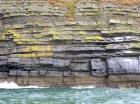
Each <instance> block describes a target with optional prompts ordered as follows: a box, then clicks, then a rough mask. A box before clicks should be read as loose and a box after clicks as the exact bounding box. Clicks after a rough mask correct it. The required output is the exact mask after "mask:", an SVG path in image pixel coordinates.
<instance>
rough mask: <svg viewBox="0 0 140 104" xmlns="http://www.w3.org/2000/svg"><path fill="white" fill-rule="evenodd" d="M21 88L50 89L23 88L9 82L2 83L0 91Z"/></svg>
mask: <svg viewBox="0 0 140 104" xmlns="http://www.w3.org/2000/svg"><path fill="white" fill-rule="evenodd" d="M21 88H48V87H38V86H25V87H22V86H19V85H17V84H16V83H14V82H7V81H5V82H3V83H0V89H21Z"/></svg>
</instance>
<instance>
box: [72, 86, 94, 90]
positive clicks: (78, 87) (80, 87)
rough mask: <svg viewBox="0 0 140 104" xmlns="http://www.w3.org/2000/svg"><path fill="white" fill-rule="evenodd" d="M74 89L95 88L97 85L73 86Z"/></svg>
mask: <svg viewBox="0 0 140 104" xmlns="http://www.w3.org/2000/svg"><path fill="white" fill-rule="evenodd" d="M71 88H72V89H93V88H96V87H95V86H73V87H71Z"/></svg>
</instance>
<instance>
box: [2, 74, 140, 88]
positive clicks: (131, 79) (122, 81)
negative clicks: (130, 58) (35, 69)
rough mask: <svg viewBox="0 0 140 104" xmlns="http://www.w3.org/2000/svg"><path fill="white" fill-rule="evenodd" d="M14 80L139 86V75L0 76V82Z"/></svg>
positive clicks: (58, 84)
mask: <svg viewBox="0 0 140 104" xmlns="http://www.w3.org/2000/svg"><path fill="white" fill-rule="evenodd" d="M6 81H7V82H8V83H10V82H14V83H16V84H17V85H19V86H38V87H72V86H88V85H91V86H95V87H111V88H140V76H139V75H111V76H109V77H108V78H105V77H42V76H38V77H23V76H20V77H18V76H8V77H1V78H0V83H3V82H6Z"/></svg>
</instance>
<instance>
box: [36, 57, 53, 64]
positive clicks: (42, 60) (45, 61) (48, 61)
mask: <svg viewBox="0 0 140 104" xmlns="http://www.w3.org/2000/svg"><path fill="white" fill-rule="evenodd" d="M39 61H40V64H52V63H53V61H52V58H40V59H39Z"/></svg>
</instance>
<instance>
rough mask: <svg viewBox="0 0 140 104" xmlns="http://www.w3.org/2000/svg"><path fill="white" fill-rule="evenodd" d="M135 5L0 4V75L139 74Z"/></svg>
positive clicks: (89, 1)
mask: <svg viewBox="0 0 140 104" xmlns="http://www.w3.org/2000/svg"><path fill="white" fill-rule="evenodd" d="M128 1H129V0H128ZM136 1H137V0H136ZM136 1H135V2H132V3H131V2H126V1H125V0H122V2H121V1H120V2H117V1H115V0H114V1H113V0H112V2H108V0H106V1H100V0H99V1H98V0H69V1H67V0H58V1H57V2H56V0H47V1H46V0H38V1H37V0H25V1H23V0H12V1H11V0H0V5H1V6H0V77H15V78H16V77H19V76H21V77H45V78H48V77H61V78H64V80H63V81H62V82H63V83H67V82H68V85H69V84H70V83H72V84H73V83H74V82H75V83H78V81H77V80H71V78H72V79H73V78H74V77H82V79H84V78H85V79H86V77H89V80H86V81H85V82H87V83H88V81H89V83H92V81H91V82H90V78H91V77H92V78H94V77H98V78H103V79H110V78H111V77H110V76H112V75H139V74H140V25H139V22H140V11H139V9H140V5H139V4H138V3H137V4H136ZM66 77H70V78H69V80H67V79H66ZM109 77H110V78H109ZM132 79H133V78H132ZM50 81H51V79H50ZM80 82H81V81H79V83H80ZM42 83H43V82H42ZM50 83H51V82H50ZM53 83H57V81H54V82H53ZM58 83H59V82H58ZM81 83H82V82H81Z"/></svg>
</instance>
